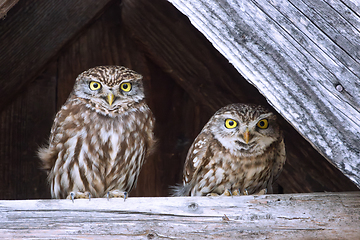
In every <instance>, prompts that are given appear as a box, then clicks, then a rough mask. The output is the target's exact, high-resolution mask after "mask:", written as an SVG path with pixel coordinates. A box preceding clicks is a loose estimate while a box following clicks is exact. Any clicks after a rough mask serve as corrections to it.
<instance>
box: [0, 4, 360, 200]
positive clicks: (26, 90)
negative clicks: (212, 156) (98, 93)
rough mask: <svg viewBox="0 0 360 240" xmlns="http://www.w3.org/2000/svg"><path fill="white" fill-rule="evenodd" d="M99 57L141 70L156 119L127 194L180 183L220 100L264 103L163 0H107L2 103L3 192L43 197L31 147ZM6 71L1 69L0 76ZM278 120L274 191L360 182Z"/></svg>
mask: <svg viewBox="0 0 360 240" xmlns="http://www.w3.org/2000/svg"><path fill="white" fill-rule="evenodd" d="M25 5H26V1H25V3H24V2H22V1H20V2H19V3H18V4H17V5H16V6H15V7H14V8H13V9H12V10H11V11H10V12H9V13H8V19H9V20H11V19H12V18H14V19H16V17H17V15H16V14H17V13H18V12H20V11H21V9H22V7H24V6H25ZM6 20H7V19H5V20H3V21H6ZM1 24H4V22H0V30H2V31H4V29H3V28H1ZM44 34H46V33H44ZM0 35H1V32H0ZM20 36H21V34H20ZM23 44H26V42H24V43H23ZM39 54H41V53H39ZM1 58H2V59H4V58H6V56H0V61H1ZM21 64H22V65H24V67H26V64H27V65H29V64H32V63H23V62H22V63H21ZM98 65H123V66H126V67H129V68H131V69H133V70H135V71H137V72H139V73H141V74H143V76H144V85H145V88H146V95H147V101H148V104H149V106H150V108H151V109H152V111H153V112H154V115H155V117H156V120H157V122H156V129H155V134H156V136H157V138H158V139H159V144H158V149H157V152H156V154H155V155H154V156H153V157H152V158H151V159H148V161H147V162H146V163H145V165H144V167H143V170H142V172H141V174H140V178H139V181H138V185H137V187H136V189H134V190H133V191H132V192H131V196H167V195H168V187H169V185H174V184H175V183H180V180H181V174H182V166H183V162H184V160H185V156H186V153H187V150H188V148H189V146H190V144H191V143H192V141H193V139H194V138H195V137H196V135H197V134H198V133H199V132H200V130H201V128H202V127H203V125H204V124H205V123H206V122H207V120H208V119H209V118H210V116H211V115H212V114H213V113H214V112H215V111H216V110H217V109H218V108H220V107H221V106H224V105H226V104H228V103H231V102H252V103H259V104H264V105H267V102H266V99H265V98H264V97H263V96H262V95H261V94H260V93H259V92H258V91H257V90H256V89H255V88H254V87H253V86H252V85H250V84H249V83H247V82H246V81H245V80H244V79H243V78H242V76H241V75H240V74H239V73H238V72H237V71H236V70H235V69H234V68H233V67H232V65H231V64H229V63H228V61H227V60H226V59H225V58H224V57H223V56H222V55H220V54H219V53H218V52H217V51H216V50H215V49H214V48H213V46H212V45H211V44H210V43H209V42H208V41H207V40H206V39H205V38H204V37H203V36H202V35H201V34H200V33H199V32H198V31H197V30H196V29H195V28H194V27H192V25H191V23H190V22H189V21H188V19H187V18H186V17H184V16H183V15H182V14H181V13H179V12H178V11H177V10H176V9H175V8H174V7H173V6H172V5H171V4H170V3H168V2H167V1H166V0H152V1H147V0H124V1H122V2H121V1H111V2H110V4H109V5H108V6H107V7H106V8H105V9H104V11H103V12H102V14H101V15H99V16H98V17H97V18H95V19H93V20H92V21H91V22H90V23H89V24H87V25H85V27H83V28H82V29H81V30H80V31H78V32H77V33H76V34H74V36H73V37H71V39H70V40H69V41H66V43H64V44H62V47H61V48H60V50H59V51H57V54H56V55H55V56H54V57H51V59H50V61H47V62H46V64H44V65H43V67H42V70H41V72H42V73H41V74H38V75H37V77H36V78H31V79H29V81H27V82H26V84H24V87H22V88H21V89H20V92H14V94H15V93H16V94H15V96H12V100H11V101H9V103H7V104H6V105H5V106H3V105H2V106H0V109H1V112H0V124H1V125H0V131H1V132H0V134H1V135H0V199H31V198H49V197H50V194H49V189H48V186H47V184H46V175H45V174H44V172H42V171H41V170H40V169H39V160H38V159H37V157H36V149H37V148H38V147H39V146H40V145H42V144H45V143H46V140H47V138H48V135H49V132H50V128H51V125H52V120H53V117H54V115H55V113H56V111H57V110H58V109H59V108H60V106H61V105H62V104H63V103H64V102H65V100H66V98H67V96H68V94H69V93H70V91H71V89H72V85H73V83H74V81H75V78H76V76H77V75H78V74H79V73H81V72H82V71H84V70H87V69H88V68H91V67H94V66H98ZM0 68H1V67H0ZM3 72H5V71H0V73H3ZM3 78H4V75H0V81H1V80H2V79H3ZM30 80H31V81H30ZM9 81H10V80H9ZM1 94H2V93H1ZM7 94H8V95H11V94H9V93H7ZM0 105H1V104H0ZM280 121H281V124H282V126H283V129H284V133H285V137H286V143H287V151H288V161H287V164H286V166H285V169H284V171H283V174H282V175H281V177H280V178H279V180H278V184H279V188H278V191H279V192H284V193H291V192H312V191H349V190H357V188H356V186H355V185H354V184H353V183H352V182H351V181H350V180H349V179H347V178H346V177H345V176H344V175H343V174H342V173H341V172H340V171H339V170H337V169H336V168H335V167H334V166H332V165H331V164H330V163H329V162H328V161H327V160H326V159H324V158H323V157H322V156H321V155H320V154H319V153H317V152H316V151H315V150H314V149H313V148H312V146H311V145H310V144H309V143H308V142H307V141H306V140H304V139H303V138H302V137H301V136H300V135H299V134H298V133H297V132H296V131H295V130H294V129H293V128H292V127H291V125H290V124H288V123H287V122H286V121H285V120H283V119H280Z"/></svg>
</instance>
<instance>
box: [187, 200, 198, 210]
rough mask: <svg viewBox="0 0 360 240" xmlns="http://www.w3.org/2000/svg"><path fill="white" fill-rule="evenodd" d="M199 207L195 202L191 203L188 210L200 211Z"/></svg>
mask: <svg viewBox="0 0 360 240" xmlns="http://www.w3.org/2000/svg"><path fill="white" fill-rule="evenodd" d="M198 207H199V205H198V204H197V203H195V202H192V203H189V205H188V209H189V210H191V211H196V209H198Z"/></svg>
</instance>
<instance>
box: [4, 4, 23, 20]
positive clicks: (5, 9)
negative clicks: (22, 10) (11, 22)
mask: <svg viewBox="0 0 360 240" xmlns="http://www.w3.org/2000/svg"><path fill="white" fill-rule="evenodd" d="M18 1H19V0H2V1H0V19H2V18H5V17H6V14H7V13H8V11H9V10H10V9H11V8H12V7H13V6H15V4H16V3H17V2H18Z"/></svg>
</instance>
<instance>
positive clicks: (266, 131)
mask: <svg viewBox="0 0 360 240" xmlns="http://www.w3.org/2000/svg"><path fill="white" fill-rule="evenodd" d="M207 125H208V128H210V129H211V132H212V133H213V136H214V138H215V139H217V140H218V141H219V142H220V143H221V144H222V145H223V147H224V148H225V149H227V150H228V151H230V153H231V154H233V155H235V156H239V157H248V156H256V155H261V154H263V153H264V152H265V151H266V150H267V149H268V148H269V146H271V144H272V143H274V142H276V141H278V140H279V139H280V138H281V131H280V129H279V125H278V123H277V122H276V115H275V114H273V113H272V112H270V111H268V110H267V109H265V108H264V107H262V106H257V105H249V104H230V105H228V106H226V107H223V108H221V109H220V110H218V111H217V112H216V113H215V114H214V116H213V117H212V118H211V119H210V120H209V122H208V123H207Z"/></svg>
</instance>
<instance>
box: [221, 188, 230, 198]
mask: <svg viewBox="0 0 360 240" xmlns="http://www.w3.org/2000/svg"><path fill="white" fill-rule="evenodd" d="M222 195H223V196H228V197H232V193H231V190H230V189H226V190H225V191H224V193H223V194H222Z"/></svg>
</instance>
